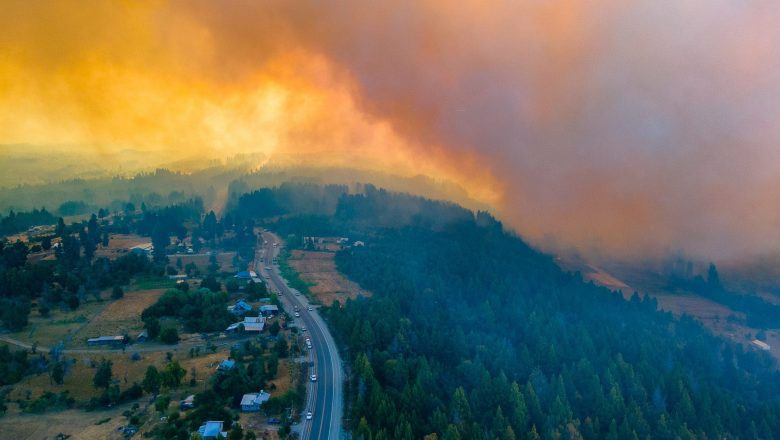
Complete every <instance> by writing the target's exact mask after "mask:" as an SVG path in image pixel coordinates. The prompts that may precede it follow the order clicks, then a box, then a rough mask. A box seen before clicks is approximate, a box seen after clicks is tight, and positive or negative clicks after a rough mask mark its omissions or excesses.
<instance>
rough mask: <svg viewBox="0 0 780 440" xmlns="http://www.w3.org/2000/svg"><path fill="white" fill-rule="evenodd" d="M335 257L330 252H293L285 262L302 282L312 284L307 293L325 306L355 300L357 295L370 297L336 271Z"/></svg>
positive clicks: (369, 294) (368, 293)
mask: <svg viewBox="0 0 780 440" xmlns="http://www.w3.org/2000/svg"><path fill="white" fill-rule="evenodd" d="M335 256H336V254H334V253H332V252H311V251H300V250H294V251H292V252H291V254H290V258H288V260H287V261H288V263H289V264H290V266H291V267H292V268H293V269H294V270H295V271H296V272H298V274H299V275H300V277H301V279H302V280H303V281H305V282H306V283H309V284H312V287H309V291H310V292H311V293H312V294H313V295H314V296H315V297H316V298H317V299H318V300H319V301H321V302H322V303H323V304H325V305H331V304H332V303H333V301H337V300H338V301H340V302H342V303H343V302H344V301H346V299H347V298H352V299H354V298H356V297H357V295H358V293H360V294H362V295H364V296H371V293H370V292H367V291H365V290H363V289H361V288H360V286H359V285H357V284H356V283H354V282H352V281H350V280H349V279H347V278H346V277H345V276H344V275H342V274H341V273H340V272H339V271H338V270H336V261H335Z"/></svg>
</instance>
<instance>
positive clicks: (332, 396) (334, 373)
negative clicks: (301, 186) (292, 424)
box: [255, 232, 344, 440]
mask: <svg viewBox="0 0 780 440" xmlns="http://www.w3.org/2000/svg"><path fill="white" fill-rule="evenodd" d="M263 241H265V245H264V246H262V244H263ZM274 244H276V245H277V246H274ZM278 246H282V241H281V240H280V239H279V238H278V237H277V236H276V235H274V234H273V233H270V232H263V233H262V234H261V238H260V239H259V240H258V247H257V249H258V250H257V256H256V258H255V270H256V271H257V273H261V274H263V276H265V275H268V278H266V281H267V282H269V284H270V285H271V287H272V288H274V289H275V290H277V291H278V292H280V293H281V295H280V296H279V298H280V300H281V301H282V303H283V304H284V305H285V306H286V309H287V310H288V312H292V311H293V310H294V308H295V306H298V309H299V312H300V315H301V316H300V317H299V318H295V321H296V322H297V323H298V325H299V326H300V325H303V326H304V327H306V329H307V332H305V333H304V337H309V338H311V342H312V350H309V357H310V361H311V362H313V365H314V367H313V368H312V369H311V371H310V372H309V374H311V373H315V374H317V381H316V382H311V381H310V382H308V386H307V397H306V408H305V409H304V414H303V416H304V417H302V422H301V423H303V424H304V425H303V426H302V429H301V439H303V440H306V439H332V440H337V439H339V438H341V434H342V432H341V417H342V414H343V411H344V396H343V383H344V382H343V381H344V378H343V371H344V370H343V367H342V363H341V357H340V356H339V352H338V349H337V347H336V342H335V340H334V339H333V336H332V335H331V334H330V331H329V330H328V326H327V325H326V324H325V322H324V321H323V319H322V317H321V316H320V315H319V313H318V312H317V311H316V309H314V310H312V311H308V307H309V302H308V300H307V299H306V298H305V297H304V296H303V295H300V296H299V295H296V293H297V292H295V291H294V290H293V289H290V288H289V287H288V286H287V283H286V282H285V280H284V279H283V278H282V277H281V275H280V274H279V268H278V267H277V266H276V265H274V264H273V259H274V258H276V257H277V255H278V252H279V247H278ZM261 262H262V264H261ZM266 267H268V268H270V270H266V269H265V268H266ZM304 347H305V345H304ZM306 411H311V412H312V415H313V417H312V420H306V418H305V412H306Z"/></svg>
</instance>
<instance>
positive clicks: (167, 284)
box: [133, 277, 176, 290]
mask: <svg viewBox="0 0 780 440" xmlns="http://www.w3.org/2000/svg"><path fill="white" fill-rule="evenodd" d="M133 287H134V288H135V289H136V290H150V289H173V288H174V287H176V282H175V281H173V280H169V279H168V278H167V277H144V278H139V279H137V280H135V282H134V283H133Z"/></svg>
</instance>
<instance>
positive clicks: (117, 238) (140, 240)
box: [95, 234, 151, 259]
mask: <svg viewBox="0 0 780 440" xmlns="http://www.w3.org/2000/svg"><path fill="white" fill-rule="evenodd" d="M150 242H151V239H150V238H149V237H143V236H141V235H136V234H111V236H109V239H108V247H103V246H102V245H99V246H98V247H97V249H96V250H95V256H96V257H108V258H111V259H113V258H117V257H121V256H122V255H126V254H127V252H128V251H129V250H130V248H132V247H134V246H138V245H140V244H144V243H150Z"/></svg>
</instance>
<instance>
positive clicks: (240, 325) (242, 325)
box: [225, 299, 279, 333]
mask: <svg viewBox="0 0 780 440" xmlns="http://www.w3.org/2000/svg"><path fill="white" fill-rule="evenodd" d="M228 311H229V312H230V313H232V314H234V315H236V316H241V315H244V314H246V313H251V312H254V311H255V308H254V307H252V305H251V304H249V303H247V302H246V301H244V300H243V299H242V300H239V301H237V302H236V303H235V304H233V305H230V306H228ZM257 312H259V313H260V316H246V317H244V320H243V321H238V322H235V323H233V324H230V325H229V326H228V328H226V329H225V333H235V332H239V331H241V330H243V331H245V332H261V331H263V329H264V328H265V320H266V318H268V317H271V316H275V315H277V314H279V306H277V305H275V304H265V305H262V306H260V307H258V309H257Z"/></svg>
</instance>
